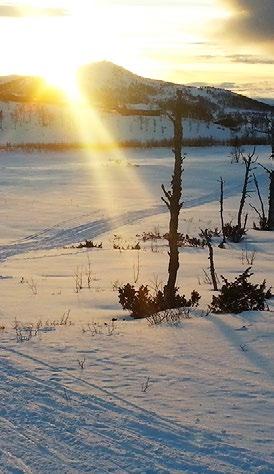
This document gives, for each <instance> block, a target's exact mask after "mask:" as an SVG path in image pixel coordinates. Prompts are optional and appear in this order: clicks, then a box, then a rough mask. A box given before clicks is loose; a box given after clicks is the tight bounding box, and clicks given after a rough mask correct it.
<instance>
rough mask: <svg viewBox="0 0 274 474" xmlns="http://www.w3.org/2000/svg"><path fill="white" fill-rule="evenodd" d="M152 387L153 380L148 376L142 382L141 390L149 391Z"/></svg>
mask: <svg viewBox="0 0 274 474" xmlns="http://www.w3.org/2000/svg"><path fill="white" fill-rule="evenodd" d="M150 389H151V380H150V377H147V378H146V380H145V381H144V382H143V383H142V386H141V390H142V392H143V393H147V392H149V390H150Z"/></svg>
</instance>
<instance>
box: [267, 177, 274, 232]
mask: <svg viewBox="0 0 274 474" xmlns="http://www.w3.org/2000/svg"><path fill="white" fill-rule="evenodd" d="M268 228H269V230H274V171H271V174H270V188H269V213H268Z"/></svg>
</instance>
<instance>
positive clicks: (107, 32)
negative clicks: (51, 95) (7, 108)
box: [0, 0, 274, 98]
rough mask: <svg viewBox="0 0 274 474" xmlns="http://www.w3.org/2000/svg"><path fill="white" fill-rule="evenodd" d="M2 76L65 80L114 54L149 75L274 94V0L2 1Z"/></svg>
mask: <svg viewBox="0 0 274 474" xmlns="http://www.w3.org/2000/svg"><path fill="white" fill-rule="evenodd" d="M0 39H1V43H2V48H1V49H2V53H1V64H0V75H6V74H28V75H42V76H44V77H45V78H46V79H48V80H49V81H50V82H52V83H56V84H60V85H62V84H64V82H65V81H66V80H68V77H70V76H71V75H73V74H75V71H76V70H77V68H78V67H79V66H80V65H82V64H87V63H90V62H94V61H100V60H108V61H113V62H114V63H116V64H119V65H121V66H124V67H125V68H127V69H129V70H131V71H133V72H135V73H138V74H140V75H143V76H146V77H152V78H157V79H163V80H169V81H173V82H178V83H183V84H194V85H204V84H211V85H215V86H219V87H224V88H228V89H230V90H234V91H235V92H240V93H244V94H247V95H249V96H252V97H272V98H274V79H273V78H274V0H169V1H168V2H167V1H166V0H16V1H15V0H14V1H1V0H0Z"/></svg>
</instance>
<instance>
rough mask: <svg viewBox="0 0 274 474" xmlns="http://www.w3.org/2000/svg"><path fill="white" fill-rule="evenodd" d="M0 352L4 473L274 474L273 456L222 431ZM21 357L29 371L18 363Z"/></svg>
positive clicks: (17, 355)
mask: <svg viewBox="0 0 274 474" xmlns="http://www.w3.org/2000/svg"><path fill="white" fill-rule="evenodd" d="M0 350H1V366H0V372H1V385H0V393H1V397H0V407H1V410H0V425H1V438H0V448H1V453H0V461H1V466H2V472H3V473H5V474H6V473H10V472H13V473H15V472H16V473H20V472H24V473H48V472H64V473H77V472H92V473H106V472H117V473H159V474H160V473H170V472H180V473H189V474H194V473H200V474H209V473H211V474H213V473H214V474H217V473H227V474H229V473H231V474H232V473H236V472H237V473H247V472H248V473H258V472H260V473H264V474H271V473H273V472H274V463H273V462H272V461H271V460H268V459H266V458H265V456H264V458H263V457H261V455H256V454H254V453H252V452H251V451H248V450H246V449H243V448H240V447H236V446H233V445H231V444H229V442H228V441H225V439H224V438H225V437H224V436H222V435H218V434H214V433H211V432H208V431H205V430H200V431H199V430H198V429H195V428H185V427H183V426H180V425H179V424H178V423H174V422H173V421H169V420H168V419H165V418H163V417H161V416H158V415H157V414H156V413H152V412H149V411H148V410H146V409H144V408H142V407H138V406H137V405H135V404H133V403H130V402H128V401H127V400H124V399H123V398H121V397H118V396H116V395H114V394H112V393H111V392H109V391H108V390H105V389H103V388H100V387H99V386H97V385H96V384H92V383H89V382H86V381H85V380H83V379H82V378H81V377H77V376H74V375H72V374H71V373H70V372H69V371H68V370H65V371H63V370H62V369H61V368H57V367H53V366H51V365H49V364H47V363H46V362H44V361H42V360H39V359H38V358H33V357H31V356H28V355H26V354H24V353H23V352H21V351H17V350H16V349H13V348H11V347H7V346H5V345H1V346H0ZM17 358H18V360H16V359H17ZM14 359H15V360H14ZM24 360H25V361H28V362H29V363H31V364H32V367H31V370H30V369H28V370H27V369H23V368H22V363H23V361H24ZM37 373H38V375H39V376H38V375H36V374H37ZM43 374H44V377H43ZM62 377H64V378H65V381H63V380H62ZM64 382H65V383H64ZM73 384H74V386H73ZM76 386H77V389H76V388H74V387H76ZM81 386H82V387H83V386H88V388H89V392H90V393H88V394H87V393H85V394H84V393H81V390H80V388H81ZM75 412H76V413H77V416H75ZM40 414H41V416H40ZM110 427H111V428H112V429H111V430H110ZM26 446H28V449H26ZM99 459H101V460H102V459H103V460H104V461H103V465H100V464H99Z"/></svg>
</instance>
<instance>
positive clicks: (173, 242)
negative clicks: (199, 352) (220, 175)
mask: <svg viewBox="0 0 274 474" xmlns="http://www.w3.org/2000/svg"><path fill="white" fill-rule="evenodd" d="M167 115H168V117H169V118H170V120H171V121H172V123H173V126H174V148H173V150H172V151H173V153H174V156H175V161H174V172H173V176H172V180H171V190H169V191H167V190H166V189H165V187H164V185H162V190H163V192H164V197H162V200H163V201H164V203H165V204H166V206H167V208H168V210H169V213H170V221H169V234H168V242H169V266H168V281H167V284H166V285H165V287H164V297H165V299H166V301H168V303H169V307H170V308H172V307H173V306H174V302H175V296H176V280H177V273H178V270H179V249H178V224H179V214H180V210H181V208H182V205H183V203H182V202H181V198H182V173H183V161H184V157H183V156H182V146H183V125H182V92H181V91H177V100H176V103H175V106H174V108H173V110H172V111H171V112H170V113H169V112H167Z"/></svg>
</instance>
